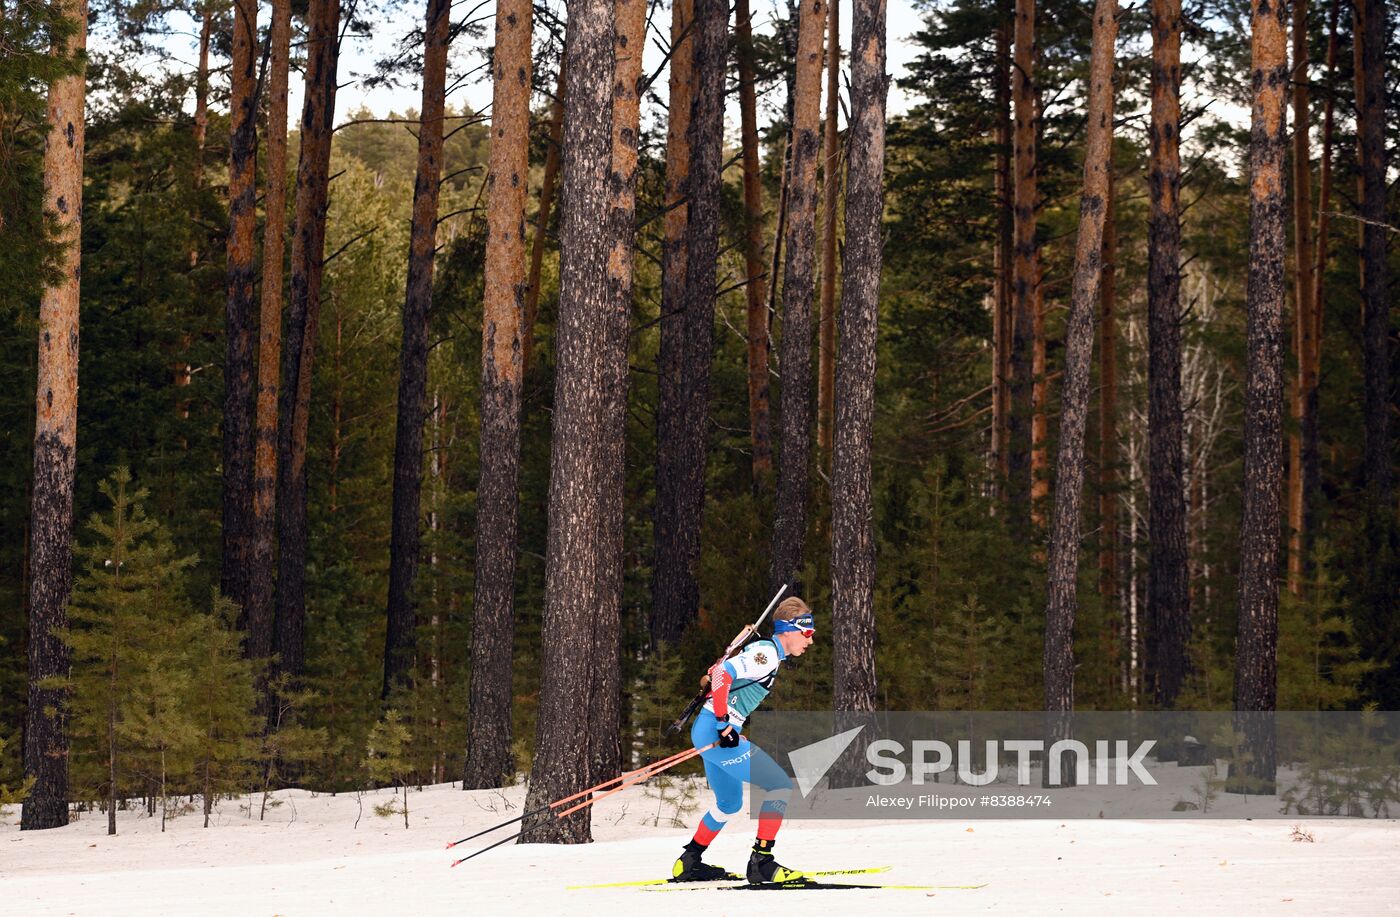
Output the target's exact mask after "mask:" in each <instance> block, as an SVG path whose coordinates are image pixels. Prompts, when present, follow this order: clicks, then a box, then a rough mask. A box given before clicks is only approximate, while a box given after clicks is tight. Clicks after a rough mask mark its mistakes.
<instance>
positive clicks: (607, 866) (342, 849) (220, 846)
mask: <svg viewBox="0 0 1400 917" xmlns="http://www.w3.org/2000/svg"><path fill="white" fill-rule="evenodd" d="M389 797H390V793H389V791H388V790H382V791H378V792H375V793H366V794H364V795H363V798H361V797H358V796H357V795H356V794H354V793H350V794H341V795H336V796H331V795H325V794H313V793H309V792H305V791H300V790H292V791H284V792H279V793H276V794H274V796H273V801H274V803H275V805H274V806H273V807H271V808H269V809H268V810H267V814H266V818H265V819H264V820H261V821H260V820H259V819H258V810H259V804H260V802H261V797H253V799H252V806H251V808H250V807H249V801H248V799H246V798H245V799H243V800H236V799H235V800H226V801H224V802H223V803H222V804H221V805H220V806H218V807H217V809H216V810H215V812H214V816H213V818H212V820H211V824H210V828H209V829H208V830H206V829H204V828H203V827H202V824H203V818H202V816H201V814H200V812H199V811H198V800H196V802H195V803H194V804H193V805H191V806H190V809H191V811H189V812H187V813H185V814H181V815H180V816H178V817H176V818H173V819H172V820H170V821H169V822H168V823H167V825H166V830H165V831H164V832H162V831H161V819H160V814H159V812H157V814H156V816H155V817H154V818H151V817H148V816H147V815H146V814H145V812H144V810H140V811H125V812H120V813H119V817H118V820H117V828H118V833H117V834H116V835H115V836H111V837H109V836H108V835H107V833H106V828H107V824H106V823H107V820H106V816H105V815H104V814H102V813H100V812H91V813H85V814H84V815H83V816H82V817H81V818H79V819H78V820H76V821H75V822H74V823H73V824H70V825H69V826H67V827H66V828H60V829H56V830H51V831H36V832H24V833H21V832H20V831H19V830H18V826H17V822H18V812H17V811H16V810H14V809H11V810H10V811H9V812H8V814H7V815H6V817H5V818H4V819H3V824H0V911H3V912H4V913H5V914H14V915H24V917H30V915H48V914H65V915H66V914H76V915H94V914H99V915H100V914H114V915H139V914H162V915H167V914H171V915H173V914H178V915H189V914H200V915H202V914H228V915H274V914H276V915H287V917H300V915H309V914H402V915H420V914H422V915H428V914H461V913H463V912H467V913H471V914H513V915H516V917H524V915H534V914H551V915H558V914H583V913H606V914H655V913H657V912H658V911H660V912H669V913H675V914H691V913H694V914H705V915H719V914H737V913H753V912H754V911H755V909H758V910H760V911H761V912H762V913H763V914H765V917H766V915H770V914H787V913H806V914H812V913H820V912H826V911H838V910H839V912H840V913H841V914H842V915H852V914H854V915H859V914H880V915H891V914H933V913H939V914H962V913H984V912H990V913H1021V914H1044V913H1075V914H1115V915H1116V914H1147V913H1153V914H1160V913H1177V914H1184V915H1196V914H1216V913H1229V914H1231V915H1233V917H1244V915H1252V914H1258V913H1279V914H1300V915H1301V914H1307V915H1310V917H1311V915H1317V914H1344V913H1345V914H1348V915H1355V914H1381V913H1400V868H1397V864H1400V821H1397V820H1394V819H1390V820H1370V819H1365V820H1363V819H1310V820H1307V821H1305V822H1302V823H1301V829H1302V830H1303V831H1305V832H1307V833H1308V834H1309V835H1310V836H1311V841H1309V840H1308V839H1306V838H1299V837H1295V831H1294V825H1295V824H1298V822H1296V821H1289V820H1286V819H1277V818H1275V819H1255V820H1244V819H1236V820H1228V821H1227V820H1220V821H1210V820H1206V819H1200V818H1196V819H1190V820H1186V819H1182V820H1163V821H1121V820H1111V819H1070V820H1064V821H1061V820H1058V819H1030V820H1012V819H1000V820H985V819H972V818H963V819H959V818H958V817H956V816H950V817H946V818H943V819H939V820H929V821H842V822H837V821H803V820H798V819H790V820H789V822H788V824H786V825H785V826H784V828H783V831H782V833H781V834H780V835H779V843H778V847H777V853H778V858H779V861H780V862H782V863H785V864H786V865H788V866H791V867H793V868H796V869H810V870H818V869H842V868H856V867H869V866H889V867H892V868H891V869H890V870H889V871H888V872H885V873H883V874H880V875H876V876H869V877H852V878H850V879H848V880H847V881H851V882H860V881H866V882H870V883H877V882H878V883H883V884H891V885H893V884H900V885H907V884H922V885H937V886H964V885H970V886H980V887H978V888H971V889H964V888H936V889H884V890H870V891H867V890H842V891H840V892H838V893H837V897H835V898H833V897H831V896H830V895H825V894H824V893H823V892H818V891H784V892H782V896H779V895H776V894H775V895H770V896H765V897H764V898H762V899H759V900H754V899H751V898H749V897H748V896H747V895H746V894H745V895H736V894H735V893H733V892H730V891H719V890H697V889H689V890H676V891H674V893H668V894H665V895H657V894H656V893H654V892H652V891H648V890H645V889H642V888H612V889H571V888H569V886H572V885H579V884H588V883H603V882H624V881H630V880H642V879H653V878H664V877H665V876H667V875H668V874H669V871H670V865H671V863H672V862H673V861H674V859H675V857H676V855H677V853H678V852H679V849H680V847H681V845H682V844H683V843H685V841H686V840H688V839H689V835H690V831H689V830H688V829H687V828H686V827H684V825H685V824H691V823H693V822H694V821H695V819H696V818H698V817H699V813H700V812H702V811H703V810H704V808H707V807H708V806H709V804H710V799H709V796H708V794H707V793H705V792H704V789H703V784H697V782H696V781H694V780H679V781H676V782H675V783H673V784H672V785H671V786H670V787H668V788H666V789H664V790H661V789H658V788H656V787H650V788H647V789H636V790H630V791H627V792H624V793H619V794H618V795H616V796H613V797H611V798H609V799H607V800H604V801H603V802H601V803H600V804H599V807H598V808H599V811H598V812H597V814H596V815H595V817H594V821H593V836H594V839H595V841H596V843H593V844H590V845H586V846H575V847H558V846H542V845H528V846H517V845H514V844H508V845H506V846H503V847H501V848H498V849H496V850H492V851H490V852H489V853H486V854H484V855H482V856H481V857H479V858H477V859H474V860H472V861H470V862H468V863H464V864H462V865H461V866H459V867H458V868H456V869H449V868H448V864H449V863H450V862H451V861H452V860H453V859H455V858H456V857H457V856H462V855H465V854H466V853H468V852H471V851H472V850H475V849H478V847H477V844H478V843H481V842H477V841H473V842H471V843H469V844H466V845H463V846H462V847H458V848H455V849H453V850H451V851H448V850H445V849H444V847H445V845H446V843H447V842H449V841H452V840H455V839H457V838H458V837H461V836H463V835H467V834H471V833H473V832H474V831H478V830H481V829H482V828H485V827H488V826H490V825H492V824H495V823H497V822H499V821H502V820H504V819H506V818H510V817H513V816H514V815H518V814H519V813H520V811H521V810H520V805H521V803H522V802H523V800H524V788H523V787H519V786H516V787H508V788H506V789H504V790H490V791H476V792H470V793H464V792H461V791H460V790H457V789H454V788H453V787H452V786H451V785H440V786H431V787H426V788H425V789H423V790H422V791H418V790H413V791H411V792H410V793H409V805H410V809H411V811H410V815H409V825H410V827H409V828H407V829H405V828H404V824H403V818H402V816H401V815H395V816H393V817H388V818H386V817H380V816H377V815H376V814H375V812H374V807H375V806H376V805H382V804H384V803H386V802H388V800H389ZM400 798H401V797H400ZM357 818H358V820H359V823H358V827H356V820H357ZM511 830H514V827H513V826H512V828H510V829H507V830H506V831H505V832H502V833H503V834H507V833H509V832H510V831H511ZM751 838H752V825H751V824H750V823H749V822H748V821H747V815H746V814H745V813H741V814H740V815H738V816H736V817H735V820H734V822H733V823H732V824H731V825H730V826H729V828H728V830H726V831H725V832H724V833H723V834H722V835H721V836H720V837H719V839H718V840H717V841H716V842H715V844H714V845H713V846H712V847H711V849H710V853H709V855H708V856H707V859H708V860H710V861H713V862H716V863H719V864H721V865H724V866H727V867H729V868H731V869H734V870H737V871H740V872H742V871H743V867H744V863H745V862H746V861H747V857H748V848H749V846H750V844H751V843H752V840H751ZM833 881H839V880H833ZM667 891H668V892H670V891H673V890H669V889H668V890H667Z"/></svg>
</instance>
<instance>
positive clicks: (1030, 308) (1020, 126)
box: [1007, 0, 1039, 534]
mask: <svg viewBox="0 0 1400 917" xmlns="http://www.w3.org/2000/svg"><path fill="white" fill-rule="evenodd" d="M1014 49H1015V50H1014V59H1013V72H1014V74H1015V76H1014V78H1013V86H1014V89H1013V92H1014V111H1015V114H1014V118H1015V130H1014V143H1015V177H1014V185H1015V187H1014V189H1013V192H1012V195H1013V205H1012V208H1013V209H1012V245H1013V253H1012V259H1013V260H1012V269H1011V299H1012V304H1013V305H1012V310H1013V315H1012V319H1011V326H1012V338H1011V355H1010V363H1011V411H1010V416H1009V417H1008V418H1007V420H1008V424H1007V438H1008V440H1009V441H1010V444H1011V445H1010V454H1009V456H1008V460H1007V461H1008V464H1007V470H1008V478H1009V480H1010V496H1011V503H1012V506H1014V507H1016V512H1017V513H1018V519H1019V522H1020V527H1021V528H1022V529H1023V530H1024V531H1025V533H1026V534H1029V518H1030V517H1029V514H1030V496H1031V454H1030V453H1031V448H1030V447H1031V436H1030V427H1031V387H1032V367H1031V357H1032V354H1031V349H1032V346H1031V345H1032V336H1033V334H1034V328H1033V327H1032V326H1033V324H1034V322H1035V312H1036V307H1035V290H1036V284H1037V278H1038V275H1039V265H1038V261H1039V258H1038V255H1037V250H1036V238H1035V217H1036V208H1037V204H1038V202H1037V200H1036V110H1035V108H1036V105H1035V98H1036V91H1035V73H1034V68H1035V0H1016V26H1015V32H1014Z"/></svg>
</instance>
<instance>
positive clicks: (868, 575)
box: [799, 0, 887, 712]
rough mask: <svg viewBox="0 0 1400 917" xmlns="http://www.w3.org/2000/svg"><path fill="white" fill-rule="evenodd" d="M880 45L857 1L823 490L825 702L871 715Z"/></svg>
mask: <svg viewBox="0 0 1400 917" xmlns="http://www.w3.org/2000/svg"><path fill="white" fill-rule="evenodd" d="M808 2H811V0H808ZM804 9H806V8H805V7H804ZM885 43H886V38H885V3H884V0H855V3H854V5H853V7H852V12H851V125H850V134H849V140H848V146H847V149H848V151H849V152H848V162H849V166H848V167H847V168H848V171H847V175H846V251H845V258H844V260H843V263H842V276H843V278H844V279H843V282H842V286H841V329H840V348H841V355H840V359H839V361H838V364H837V368H836V388H837V397H836V417H835V421H836V422H835V442H834V453H833V457H832V487H831V492H832V507H831V512H832V521H831V609H832V610H831V641H832V647H833V652H832V658H833V660H834V662H835V665H834V672H833V684H832V704H833V706H834V707H835V709H836V710H837V711H843V712H844V711H860V712H865V711H872V710H874V709H875V701H876V680H875V601H874V599H875V534H874V532H873V530H872V526H871V515H872V509H871V467H870V466H871V461H870V449H871V440H872V437H873V435H874V419H875V340H876V334H877V330H878V325H879V304H880V268H881V261H882V256H883V236H882V232H883V216H884V195H883V193H882V188H883V181H884V172H885V95H886V87H887V83H886V77H885V47H886V44H885ZM800 64H801V58H799V65H800ZM799 85H800V79H799Z"/></svg>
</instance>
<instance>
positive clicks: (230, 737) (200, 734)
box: [189, 590, 258, 828]
mask: <svg viewBox="0 0 1400 917" xmlns="http://www.w3.org/2000/svg"><path fill="white" fill-rule="evenodd" d="M237 615H238V606H237V605H235V604H234V603H233V602H232V601H231V600H230V599H228V598H227V597H225V596H223V595H220V594H219V592H218V590H211V592H210V611H209V613H208V614H204V615H199V616H197V617H196V618H195V619H194V621H193V622H192V625H193V629H194V631H195V633H194V639H193V640H191V642H190V646H189V653H190V661H191V662H192V663H193V665H192V676H193V677H192V679H191V683H190V689H191V701H192V703H191V708H192V714H193V717H194V721H195V725H196V727H197V736H196V740H195V755H194V780H195V784H196V785H197V786H198V787H199V792H200V793H201V795H202V796H203V797H204V827H206V828H207V827H209V816H210V814H211V812H212V811H213V807H214V801H215V800H216V799H217V798H218V797H219V796H221V795H224V794H230V793H234V792H236V791H237V790H238V789H239V788H240V787H244V786H246V785H247V780H248V778H249V776H250V774H251V771H250V762H251V761H253V760H255V759H256V757H257V749H258V746H257V740H256V738H255V736H256V733H257V728H258V716H257V713H256V712H255V705H256V703H257V698H256V693H255V666H256V665H257V663H255V662H254V661H253V660H250V659H247V658H245V657H244V655H243V652H242V647H241V645H240V635H239V633H238V631H237V629H236V627H235V619H236V618H237Z"/></svg>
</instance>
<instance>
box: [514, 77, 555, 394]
mask: <svg viewBox="0 0 1400 917" xmlns="http://www.w3.org/2000/svg"><path fill="white" fill-rule="evenodd" d="M565 76H566V73H565V71H564V65H563V63H562V62H561V63H560V65H559V82H558V85H557V86H556V87H555V90H554V101H553V102H551V103H550V106H549V152H547V153H546V154H545V157H544V180H543V181H542V182H541V183H540V209H539V213H537V214H536V215H535V239H534V242H533V243H532V248H531V251H530V280H529V288H528V289H527V290H526V293H525V327H524V328H523V329H522V331H521V336H520V342H521V344H522V345H524V346H523V350H522V352H521V361H520V375H521V378H524V377H525V375H526V374H527V373H529V372H530V361H531V359H532V358H533V357H534V352H535V319H536V317H537V316H538V314H539V308H540V267H541V266H542V265H543V264H544V240H545V236H547V235H548V234H549V215H550V212H551V211H552V209H553V207H554V186H555V185H556V184H557V183H558V179H559V138H560V133H561V131H562V130H563V127H564V78H565Z"/></svg>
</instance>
